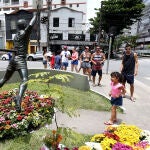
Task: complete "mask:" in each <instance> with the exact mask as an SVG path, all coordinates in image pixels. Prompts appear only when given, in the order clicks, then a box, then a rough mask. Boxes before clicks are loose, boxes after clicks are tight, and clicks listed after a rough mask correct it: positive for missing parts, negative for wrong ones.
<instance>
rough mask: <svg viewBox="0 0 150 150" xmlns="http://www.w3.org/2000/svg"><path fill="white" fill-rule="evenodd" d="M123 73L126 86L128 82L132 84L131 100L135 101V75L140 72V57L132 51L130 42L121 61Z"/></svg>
mask: <svg viewBox="0 0 150 150" xmlns="http://www.w3.org/2000/svg"><path fill="white" fill-rule="evenodd" d="M121 73H122V75H123V78H124V81H123V84H124V86H125V83H126V82H127V83H129V84H130V100H131V101H135V100H134V97H133V93H134V76H136V75H137V73H138V57H137V54H136V53H133V52H132V50H131V45H130V44H127V45H126V46H125V52H124V54H123V57H122V63H121Z"/></svg>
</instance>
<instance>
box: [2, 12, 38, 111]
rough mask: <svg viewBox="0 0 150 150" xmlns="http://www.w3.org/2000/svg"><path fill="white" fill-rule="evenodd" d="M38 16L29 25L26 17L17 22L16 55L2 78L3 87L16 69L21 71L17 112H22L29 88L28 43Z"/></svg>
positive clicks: (16, 98)
mask: <svg viewBox="0 0 150 150" xmlns="http://www.w3.org/2000/svg"><path fill="white" fill-rule="evenodd" d="M36 18H37V14H34V16H33V18H32V19H31V21H30V23H29V25H27V24H26V21H25V20H24V19H20V20H18V22H17V27H18V32H17V33H16V35H15V37H14V40H13V44H14V51H15V52H14V56H13V57H12V59H11V60H10V62H9V64H8V67H7V70H6V72H5V74H4V76H3V78H2V79H1V80H0V87H2V86H3V85H4V84H5V83H6V82H7V81H8V80H9V79H10V78H11V76H12V75H13V73H14V72H15V71H18V72H19V75H20V77H21V80H22V81H21V83H20V86H19V91H18V94H17V95H16V97H15V98H14V101H15V108H16V111H17V112H21V101H22V97H23V94H24V92H25V90H26V88H27V81H28V69H27V62H26V54H27V51H28V43H29V38H30V34H31V30H32V27H33V25H34V24H35V22H36Z"/></svg>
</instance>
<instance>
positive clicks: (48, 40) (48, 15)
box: [47, 0, 52, 51]
mask: <svg viewBox="0 0 150 150" xmlns="http://www.w3.org/2000/svg"><path fill="white" fill-rule="evenodd" d="M47 5H48V6H47V10H48V12H47V18H48V20H47V51H49V50H50V35H49V30H50V16H51V10H52V0H47Z"/></svg>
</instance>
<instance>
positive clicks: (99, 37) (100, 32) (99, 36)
mask: <svg viewBox="0 0 150 150" xmlns="http://www.w3.org/2000/svg"><path fill="white" fill-rule="evenodd" d="M102 7H103V1H101V8H100V23H99V33H98V46H100V39H101V34H102Z"/></svg>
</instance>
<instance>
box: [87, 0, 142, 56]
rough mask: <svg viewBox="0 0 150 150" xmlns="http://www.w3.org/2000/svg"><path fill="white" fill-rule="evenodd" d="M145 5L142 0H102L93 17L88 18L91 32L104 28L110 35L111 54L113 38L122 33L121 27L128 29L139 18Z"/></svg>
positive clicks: (99, 31) (98, 31)
mask: <svg viewBox="0 0 150 150" xmlns="http://www.w3.org/2000/svg"><path fill="white" fill-rule="evenodd" d="M144 7H145V5H144V3H143V0H104V1H102V2H101V8H99V9H97V10H98V12H97V13H96V15H97V16H96V17H95V18H91V19H89V21H90V23H91V25H92V26H93V27H92V28H90V32H91V33H99V41H100V38H101V37H100V36H101V31H102V30H104V31H105V32H106V33H107V34H108V35H111V36H112V46H111V55H112V54H113V53H112V47H113V42H114V38H115V36H116V35H119V34H121V33H123V29H125V28H126V29H128V28H129V27H130V26H131V25H132V24H133V23H135V22H136V21H138V20H140V17H141V16H142V11H143V9H144Z"/></svg>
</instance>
